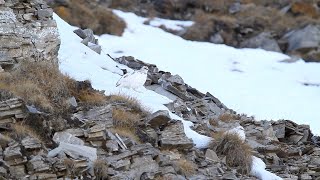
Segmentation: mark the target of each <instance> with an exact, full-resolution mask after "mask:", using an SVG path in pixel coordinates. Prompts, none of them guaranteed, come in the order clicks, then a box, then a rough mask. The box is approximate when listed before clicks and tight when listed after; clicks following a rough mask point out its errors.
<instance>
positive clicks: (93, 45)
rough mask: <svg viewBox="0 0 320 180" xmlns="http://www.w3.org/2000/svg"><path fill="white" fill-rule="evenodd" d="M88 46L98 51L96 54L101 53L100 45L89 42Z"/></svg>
mask: <svg viewBox="0 0 320 180" xmlns="http://www.w3.org/2000/svg"><path fill="white" fill-rule="evenodd" d="M88 47H89V48H90V49H91V50H93V51H94V52H96V53H98V54H101V50H102V49H101V46H100V45H97V44H91V43H89V44H88Z"/></svg>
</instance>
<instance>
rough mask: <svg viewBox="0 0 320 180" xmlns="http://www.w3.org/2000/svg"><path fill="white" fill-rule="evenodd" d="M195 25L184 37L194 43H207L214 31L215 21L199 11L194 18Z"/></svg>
mask: <svg viewBox="0 0 320 180" xmlns="http://www.w3.org/2000/svg"><path fill="white" fill-rule="evenodd" d="M194 21H195V23H194V24H193V25H192V26H191V27H189V28H188V29H187V31H186V33H185V34H184V35H183V36H182V37H183V38H184V39H187V40H192V41H207V40H208V39H209V38H210V35H211V34H212V32H213V31H214V22H213V19H212V18H211V17H210V16H208V15H207V14H206V13H203V12H201V11H199V12H198V13H197V14H196V15H195V18H194Z"/></svg>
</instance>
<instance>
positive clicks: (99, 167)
mask: <svg viewBox="0 0 320 180" xmlns="http://www.w3.org/2000/svg"><path fill="white" fill-rule="evenodd" d="M107 171H108V166H107V164H106V162H105V160H101V159H97V160H95V161H94V162H93V172H94V175H95V176H96V177H95V179H97V180H103V179H107V178H108V174H107Z"/></svg>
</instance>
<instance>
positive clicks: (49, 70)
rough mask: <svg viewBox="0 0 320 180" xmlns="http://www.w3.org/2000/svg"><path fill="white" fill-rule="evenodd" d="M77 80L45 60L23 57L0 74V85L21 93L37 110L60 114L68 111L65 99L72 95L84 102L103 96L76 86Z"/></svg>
mask: <svg viewBox="0 0 320 180" xmlns="http://www.w3.org/2000/svg"><path fill="white" fill-rule="evenodd" d="M79 84H81V82H77V81H75V80H74V79H72V78H70V77H69V76H67V75H64V74H62V73H61V72H60V71H59V69H58V67H57V66H56V65H54V64H50V63H48V62H29V61H23V62H21V63H20V64H19V66H18V67H16V68H15V69H13V70H12V71H11V72H10V73H1V74H0V89H2V90H5V91H8V92H11V93H12V94H13V95H15V96H19V97H21V98H22V99H23V100H24V101H26V103H27V104H29V105H32V104H33V105H35V106H36V107H37V108H39V110H41V111H44V112H47V113H54V114H63V113H66V112H69V110H70V107H69V106H70V105H69V104H68V103H67V100H68V99H69V98H70V97H72V96H74V97H75V98H76V99H77V100H78V101H80V102H82V103H83V104H86V105H101V104H103V103H105V99H106V97H105V96H104V95H103V94H102V93H100V92H98V91H95V90H93V89H92V87H91V84H90V82H89V84H90V87H89V88H79Z"/></svg>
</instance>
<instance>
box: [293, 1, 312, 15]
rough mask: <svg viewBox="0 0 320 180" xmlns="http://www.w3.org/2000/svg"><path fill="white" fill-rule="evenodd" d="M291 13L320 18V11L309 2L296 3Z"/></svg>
mask: <svg viewBox="0 0 320 180" xmlns="http://www.w3.org/2000/svg"><path fill="white" fill-rule="evenodd" d="M291 11H292V13H294V14H302V15H307V16H309V17H312V18H315V17H317V16H318V11H317V9H316V7H314V6H313V5H312V4H311V3H307V2H294V3H293V4H292V6H291Z"/></svg>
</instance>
